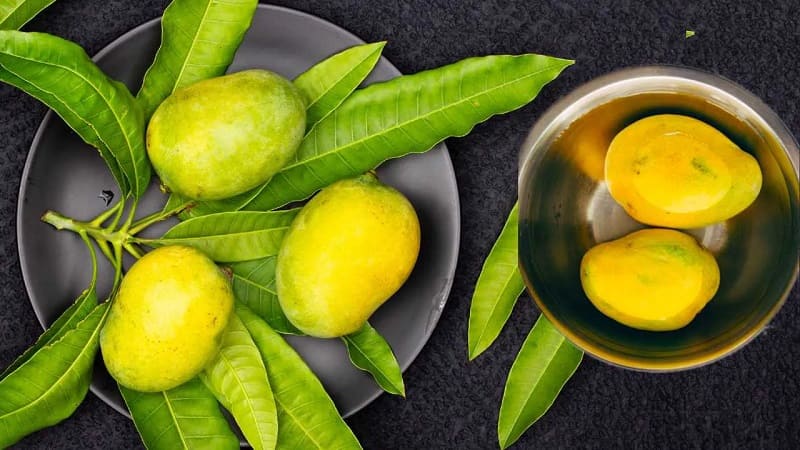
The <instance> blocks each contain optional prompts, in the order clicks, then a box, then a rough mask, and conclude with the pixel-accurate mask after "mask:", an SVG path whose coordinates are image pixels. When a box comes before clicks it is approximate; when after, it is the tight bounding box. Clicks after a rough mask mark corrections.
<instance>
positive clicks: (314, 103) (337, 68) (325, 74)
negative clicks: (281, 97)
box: [294, 42, 386, 130]
mask: <svg viewBox="0 0 800 450" xmlns="http://www.w3.org/2000/svg"><path fill="white" fill-rule="evenodd" d="M385 45H386V42H376V43H374V44H364V45H357V46H355V47H350V48H348V49H347V50H344V51H342V52H340V53H337V54H335V55H333V56H331V57H329V58H326V59H325V60H323V61H321V62H319V63H318V64H316V65H314V66H313V67H311V68H310V69H308V70H307V71H305V72H303V73H302V74H300V75H299V76H298V77H297V78H295V80H294V85H295V86H297V88H298V89H300V92H302V93H303V94H304V95H305V97H306V100H307V101H308V103H307V106H306V127H307V128H308V129H309V130H310V129H311V128H312V127H313V126H314V124H316V123H317V122H319V121H320V120H321V119H323V118H324V117H326V116H327V115H328V114H330V113H331V112H333V110H335V109H336V108H338V107H339V105H341V104H342V102H343V101H344V100H345V99H346V98H347V97H349V96H350V94H351V93H353V91H354V90H356V88H357V87H358V85H360V84H361V82H362V81H364V79H365V78H367V76H368V75H369V74H370V72H372V69H373V68H374V67H375V64H377V63H378V59H380V57H381V52H382V51H383V47H384V46H385Z"/></svg>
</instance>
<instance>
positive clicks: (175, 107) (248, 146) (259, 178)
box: [147, 70, 306, 200]
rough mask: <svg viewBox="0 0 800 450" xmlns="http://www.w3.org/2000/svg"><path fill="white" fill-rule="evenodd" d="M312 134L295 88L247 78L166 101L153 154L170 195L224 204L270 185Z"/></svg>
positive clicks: (255, 73)
mask: <svg viewBox="0 0 800 450" xmlns="http://www.w3.org/2000/svg"><path fill="white" fill-rule="evenodd" d="M305 128H306V109H305V100H304V99H303V97H302V94H301V93H300V92H299V91H298V90H297V88H295V87H294V85H293V84H292V83H291V82H290V81H289V80H286V79H285V78H283V77H281V76H280V75H277V74H274V73H272V72H268V71H265V70H246V71H243V72H238V73H234V74H231V75H225V76H222V77H217V78H211V79H208V80H203V81H200V82H198V83H195V84H192V85H190V86H187V87H185V88H182V89H178V90H177V91H175V92H174V93H173V94H172V95H170V96H169V97H167V99H166V100H164V102H163V103H161V105H160V106H159V107H158V109H157V110H156V112H155V113H154V114H153V117H152V119H151V120H150V123H149V125H148V127H147V154H148V156H149V157H150V162H151V163H152V164H153V167H154V168H155V170H156V173H157V174H158V176H159V178H161V182H162V184H163V185H164V186H165V187H166V188H167V189H168V190H169V191H171V192H174V193H176V194H179V195H181V196H183V197H186V198H190V199H194V200H219V199H223V198H228V197H232V196H234V195H236V194H241V193H242V192H245V191H247V190H249V189H252V188H254V187H256V186H259V185H261V184H263V183H264V182H266V181H267V180H269V179H270V178H271V177H272V175H274V174H275V173H276V172H277V171H278V170H280V169H281V168H283V166H285V165H286V164H287V163H288V162H289V161H290V160H291V159H292V158H293V157H294V155H295V153H296V152H297V148H298V147H299V146H300V141H301V140H302V139H303V134H304V133H305Z"/></svg>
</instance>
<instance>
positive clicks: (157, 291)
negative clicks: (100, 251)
mask: <svg viewBox="0 0 800 450" xmlns="http://www.w3.org/2000/svg"><path fill="white" fill-rule="evenodd" d="M232 309H233V291H232V289H231V285H230V282H229V280H228V278H227V277H226V276H225V274H224V273H223V272H222V271H221V270H220V269H219V268H218V267H217V266H216V265H215V264H214V262H213V261H211V260H210V259H209V258H208V257H207V256H205V255H204V254H203V253H201V252H199V251H198V250H195V249H193V248H189V247H182V246H168V247H162V248H158V249H156V250H153V251H152V252H150V253H148V254H146V255H145V256H144V257H142V258H141V259H140V260H139V261H137V262H136V263H135V264H134V265H133V266H132V267H131V269H130V270H129V271H128V273H127V274H126V275H125V278H124V279H123V280H122V283H121V284H120V288H119V292H118V294H117V297H116V298H115V299H114V301H113V303H112V304H111V311H110V312H109V316H108V319H107V321H106V323H105V326H104V327H103V329H102V330H101V334H100V347H101V349H102V353H103V361H104V362H105V365H106V368H107V369H108V371H109V373H110V374H111V376H112V377H114V379H115V380H117V382H119V384H121V385H123V386H125V387H128V388H130V389H133V390H136V391H140V392H157V391H164V390H167V389H171V388H174V387H176V386H179V385H181V384H183V383H185V382H187V381H189V380H190V379H192V378H194V377H195V376H196V375H197V374H198V373H199V372H200V371H202V370H203V368H204V367H205V366H206V364H208V362H209V361H211V359H212V358H213V357H214V356H215V355H216V354H217V352H218V350H219V345H220V338H221V334H222V331H223V330H224V329H225V326H226V325H227V323H228V319H229V318H230V314H231V311H232Z"/></svg>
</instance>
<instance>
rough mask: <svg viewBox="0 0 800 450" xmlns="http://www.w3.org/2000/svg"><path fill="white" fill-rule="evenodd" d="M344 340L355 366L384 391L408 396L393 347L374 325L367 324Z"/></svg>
mask: <svg viewBox="0 0 800 450" xmlns="http://www.w3.org/2000/svg"><path fill="white" fill-rule="evenodd" d="M342 340H343V341H344V343H345V345H346V346H347V354H348V355H350V361H352V362H353V365H354V366H356V367H358V368H359V369H361V370H363V371H365V372H368V373H370V374H371V375H372V377H373V378H375V382H376V383H378V385H379V386H380V387H381V389H383V390H384V391H386V392H388V393H390V394H394V395H400V396H403V397H405V396H406V387H405V385H404V384H403V372H402V371H401V370H400V365H399V364H397V359H395V357H394V353H393V352H392V347H390V346H389V343H388V342H386V339H384V338H383V336H381V335H380V334H379V333H378V332H377V331H376V330H375V328H372V325H370V324H369V323H365V324H364V326H363V327H362V328H361V329H360V330H358V331H356V332H355V333H353V334H349V335H347V336H343V337H342Z"/></svg>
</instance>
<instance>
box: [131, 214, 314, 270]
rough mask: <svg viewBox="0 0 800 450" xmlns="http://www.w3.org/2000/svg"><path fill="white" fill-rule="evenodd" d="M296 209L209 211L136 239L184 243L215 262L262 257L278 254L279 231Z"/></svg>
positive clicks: (159, 243)
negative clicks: (156, 234) (158, 233)
mask: <svg viewBox="0 0 800 450" xmlns="http://www.w3.org/2000/svg"><path fill="white" fill-rule="evenodd" d="M298 211H299V209H290V210H286V211H271V212H249V211H236V212H228V213H218V214H210V215H207V216H202V217H197V218H194V219H189V220H186V221H184V222H181V223H179V224H177V225H175V226H174V227H172V228H171V229H169V230H168V231H167V232H166V233H164V236H162V237H161V238H159V239H139V240H138V242H140V243H143V244H146V245H151V246H163V245H188V246H190V247H195V248H197V249H198V250H201V251H203V252H205V254H207V255H208V256H209V257H210V258H211V259H213V260H214V261H218V262H237V261H248V260H251V259H259V258H265V257H267V256H273V255H277V254H278V250H279V249H280V246H281V242H282V241H283V235H284V234H286V231H287V230H288V229H289V225H291V224H292V220H293V219H294V216H295V215H297V212H298Z"/></svg>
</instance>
